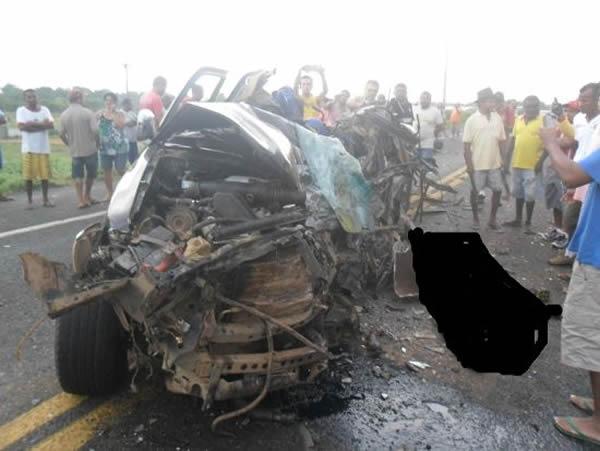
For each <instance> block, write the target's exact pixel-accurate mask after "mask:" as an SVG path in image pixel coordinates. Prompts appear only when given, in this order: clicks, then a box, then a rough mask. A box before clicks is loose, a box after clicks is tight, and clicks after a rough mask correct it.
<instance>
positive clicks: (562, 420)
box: [553, 417, 600, 446]
mask: <svg viewBox="0 0 600 451" xmlns="http://www.w3.org/2000/svg"><path fill="white" fill-rule="evenodd" d="M574 420H575V418H573V417H554V421H553V424H554V427H555V428H556V429H558V431H559V432H561V433H562V434H565V435H567V436H569V437H572V438H576V439H577V440H581V441H584V442H588V443H592V444H594V445H598V446H600V440H596V439H594V438H592V437H589V436H587V435H585V434H584V433H583V432H581V431H580V430H579V428H578V427H577V425H576V424H575V421H574Z"/></svg>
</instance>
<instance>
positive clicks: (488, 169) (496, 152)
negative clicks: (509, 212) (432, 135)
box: [463, 88, 506, 231]
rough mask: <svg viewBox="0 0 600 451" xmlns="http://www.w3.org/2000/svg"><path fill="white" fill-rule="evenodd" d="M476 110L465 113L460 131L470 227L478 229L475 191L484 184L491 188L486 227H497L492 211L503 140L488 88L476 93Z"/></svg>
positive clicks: (499, 192)
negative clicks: (470, 211) (461, 134)
mask: <svg viewBox="0 0 600 451" xmlns="http://www.w3.org/2000/svg"><path fill="white" fill-rule="evenodd" d="M477 105H478V110H477V111H476V112H475V113H473V114H472V115H471V116H469V119H467V122H466V123H465V129H464V131H463V143H464V150H465V152H464V153H465V163H466V165H467V172H468V174H469V177H470V178H471V209H472V212H473V227H474V228H475V229H479V215H478V210H477V208H478V205H477V193H478V192H479V191H480V190H482V189H484V188H486V187H488V188H490V189H491V190H492V205H491V209H490V219H489V221H488V227H489V228H490V229H492V230H497V231H500V230H501V229H500V227H499V226H498V224H497V222H496V213H497V212H498V207H499V206H500V196H501V195H502V175H501V172H500V171H501V167H502V161H503V158H502V157H503V155H502V149H503V148H504V143H505V141H506V133H505V130H504V123H503V122H502V118H501V117H500V115H499V114H498V113H496V112H495V111H494V105H495V97H494V92H493V91H492V90H491V89H490V88H486V89H483V90H481V91H479V92H478V93H477Z"/></svg>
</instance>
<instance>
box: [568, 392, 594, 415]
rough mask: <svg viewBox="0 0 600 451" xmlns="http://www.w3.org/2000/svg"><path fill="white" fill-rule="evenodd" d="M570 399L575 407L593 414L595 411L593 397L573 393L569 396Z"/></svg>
mask: <svg viewBox="0 0 600 451" xmlns="http://www.w3.org/2000/svg"><path fill="white" fill-rule="evenodd" d="M569 401H570V402H571V404H573V405H574V406H575V407H577V408H578V409H580V410H583V411H584V412H586V413H589V414H592V413H594V400H593V399H592V398H585V397H583V396H577V395H571V396H569Z"/></svg>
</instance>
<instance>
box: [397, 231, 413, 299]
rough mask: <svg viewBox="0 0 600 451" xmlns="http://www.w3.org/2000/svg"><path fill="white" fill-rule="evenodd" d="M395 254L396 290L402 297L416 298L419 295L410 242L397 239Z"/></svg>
mask: <svg viewBox="0 0 600 451" xmlns="http://www.w3.org/2000/svg"><path fill="white" fill-rule="evenodd" d="M393 254H394V292H395V293H396V296H398V297H399V298H400V299H407V298H415V297H417V296H418V295H419V287H418V285H417V278H416V275H415V271H414V270H413V266H412V260H413V256H412V251H411V249H410V244H409V243H407V242H405V241H396V242H395V243H394V247H393Z"/></svg>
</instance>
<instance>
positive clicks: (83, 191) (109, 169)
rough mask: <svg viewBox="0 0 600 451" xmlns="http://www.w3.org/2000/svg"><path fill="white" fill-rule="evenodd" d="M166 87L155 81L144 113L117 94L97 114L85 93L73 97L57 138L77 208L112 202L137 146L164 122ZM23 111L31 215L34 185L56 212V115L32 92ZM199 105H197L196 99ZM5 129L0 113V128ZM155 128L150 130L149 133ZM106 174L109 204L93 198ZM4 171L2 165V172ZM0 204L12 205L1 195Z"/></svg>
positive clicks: (25, 177)
mask: <svg viewBox="0 0 600 451" xmlns="http://www.w3.org/2000/svg"><path fill="white" fill-rule="evenodd" d="M166 86H167V82H166V79H165V78H164V77H156V79H155V80H154V83H153V88H152V90H150V91H149V92H147V93H146V94H144V95H143V96H142V97H141V98H140V100H139V113H136V112H135V111H134V110H133V103H132V101H131V99H130V98H129V97H125V98H123V99H122V100H121V101H120V102H119V99H118V97H117V95H116V94H114V93H112V92H107V93H106V94H105V95H104V107H103V108H102V109H101V110H100V111H97V112H93V111H91V110H90V109H89V108H86V107H85V106H84V91H83V90H81V89H72V90H71V91H70V92H69V106H68V107H67V109H66V110H65V111H64V112H62V114H61V115H60V121H59V124H60V125H59V128H58V134H59V136H60V139H61V140H62V141H63V142H64V143H65V145H66V146H67V147H68V148H69V151H70V155H71V177H72V178H73V184H74V186H75V191H76V193H77V201H78V208H87V207H89V206H90V205H93V204H96V203H98V202H107V201H109V200H110V198H111V197H112V194H113V190H114V174H115V173H116V175H117V176H118V177H120V176H122V175H123V174H124V173H125V170H126V169H127V164H128V163H129V164H133V163H134V162H135V160H136V159H137V157H138V141H139V140H140V139H147V138H151V137H152V136H153V134H154V133H155V130H156V127H157V126H158V124H159V123H160V121H161V120H162V117H163V115H164V112H165V104H168V102H170V101H172V97H171V96H168V95H167V94H166ZM23 99H24V105H23V106H21V107H19V108H18V109H17V111H16V123H17V127H18V128H19V130H20V132H21V154H22V161H21V168H22V176H23V180H24V183H25V190H26V193H27V206H26V209H28V210H31V209H33V208H34V202H33V182H34V181H35V180H39V181H40V182H41V187H42V205H43V206H44V207H54V204H53V203H52V201H51V200H50V197H49V195H48V191H49V180H50V178H51V176H52V174H51V166H50V139H49V131H50V130H52V129H54V118H53V117H52V113H51V112H50V111H49V110H48V108H46V107H45V106H43V105H40V103H39V101H38V96H37V94H36V92H35V90H33V89H26V90H25V91H23ZM191 100H195V99H191ZM5 123H6V116H5V114H4V113H3V112H2V111H0V125H3V124H5ZM148 128H150V130H147V129H148ZM99 167H100V168H101V169H102V173H103V178H104V184H105V186H106V192H107V195H106V198H105V199H103V200H101V201H98V200H96V199H94V198H93V197H92V195H91V193H92V187H93V185H94V182H95V180H96V177H97V176H98V168H99ZM1 168H2V165H1V164H0V169H1ZM0 200H10V198H7V197H6V196H4V195H0Z"/></svg>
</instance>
